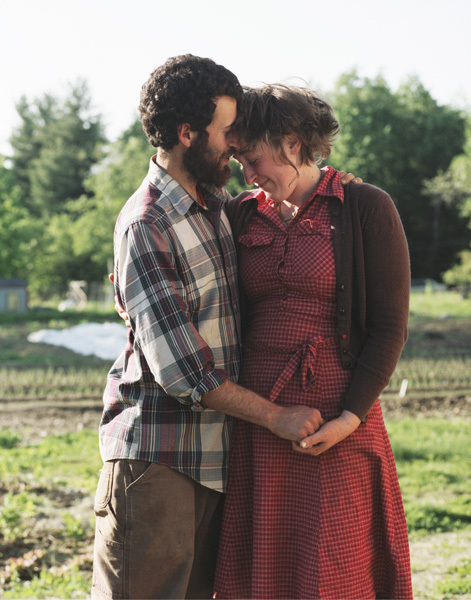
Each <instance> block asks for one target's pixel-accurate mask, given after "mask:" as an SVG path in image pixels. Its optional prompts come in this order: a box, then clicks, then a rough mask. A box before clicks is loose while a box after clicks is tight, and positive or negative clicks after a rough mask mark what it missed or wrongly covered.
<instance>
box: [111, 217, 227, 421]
mask: <svg viewBox="0 0 471 600" xmlns="http://www.w3.org/2000/svg"><path fill="white" fill-rule="evenodd" d="M177 259H178V257H177V256H176V250H175V248H174V246H173V245H172V243H171V239H170V238H169V236H168V234H167V233H166V232H164V231H161V230H160V229H159V228H158V227H157V226H156V225H154V224H152V223H148V222H144V221H140V222H137V223H134V224H132V225H131V226H130V227H129V229H128V231H127V232H126V235H124V236H122V238H121V243H120V247H119V260H118V264H117V273H116V274H115V277H117V278H118V284H117V292H118V297H119V298H120V301H121V302H122V305H123V308H124V309H125V310H126V312H127V313H128V315H129V318H130V322H131V329H132V331H133V333H134V345H135V351H138V352H141V353H142V355H143V357H144V359H145V361H146V362H147V364H148V367H149V370H150V372H151V373H152V375H153V377H154V379H155V381H156V382H157V384H158V385H159V386H161V387H162V389H163V390H164V391H165V393H166V394H167V395H168V396H171V397H173V398H175V399H177V400H178V401H179V402H181V403H183V404H187V405H191V406H192V408H193V410H203V409H204V408H205V406H204V403H203V402H202V401H201V397H202V396H204V394H206V393H207V392H209V391H211V390H214V389H216V388H218V387H219V386H220V385H221V384H222V383H224V381H225V380H226V379H227V374H226V372H225V370H224V369H220V368H219V369H218V368H216V367H215V359H214V355H213V351H212V349H211V347H210V346H209V344H208V343H207V341H206V340H205V339H203V337H202V336H201V335H200V333H199V331H198V329H197V328H196V327H195V324H194V323H192V321H191V312H192V308H191V306H190V302H191V301H193V302H195V298H189V296H190V295H191V290H188V289H187V286H185V284H184V282H183V281H182V277H181V275H180V273H179V269H178V264H177ZM199 300H200V299H198V300H196V301H197V302H198V301H199ZM136 346H137V347H136Z"/></svg>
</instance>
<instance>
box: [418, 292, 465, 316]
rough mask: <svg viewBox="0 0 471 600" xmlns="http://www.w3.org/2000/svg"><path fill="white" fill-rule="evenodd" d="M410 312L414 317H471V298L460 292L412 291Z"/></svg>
mask: <svg viewBox="0 0 471 600" xmlns="http://www.w3.org/2000/svg"><path fill="white" fill-rule="evenodd" d="M410 312H411V316H412V317H413V318H414V317H426V318H438V319H439V318H443V317H445V316H447V317H455V318H471V299H470V298H463V297H462V296H461V295H460V294H459V293H458V292H433V291H426V292H412V293H411V297H410Z"/></svg>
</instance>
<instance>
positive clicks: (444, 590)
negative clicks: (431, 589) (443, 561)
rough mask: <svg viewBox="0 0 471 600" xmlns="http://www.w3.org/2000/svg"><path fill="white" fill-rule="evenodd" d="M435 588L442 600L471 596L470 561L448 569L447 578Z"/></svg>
mask: <svg viewBox="0 0 471 600" xmlns="http://www.w3.org/2000/svg"><path fill="white" fill-rule="evenodd" d="M437 588H438V591H439V592H440V593H441V594H442V598H443V600H451V599H453V598H456V597H457V596H462V595H464V594H471V559H469V560H464V561H462V563H461V564H460V565H456V566H454V567H452V568H450V569H449V570H448V575H447V577H445V579H444V580H443V581H441V582H440V583H439V584H438V586H437Z"/></svg>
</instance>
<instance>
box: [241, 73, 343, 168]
mask: <svg viewBox="0 0 471 600" xmlns="http://www.w3.org/2000/svg"><path fill="white" fill-rule="evenodd" d="M339 129H340V126H339V123H338V121H337V120H336V118H335V117H334V113H333V110H332V107H331V106H330V105H329V104H328V103H327V102H325V101H324V100H322V99H321V98H320V97H319V96H318V95H317V94H316V92H314V91H312V90H310V89H308V88H304V87H296V86H286V85H282V84H278V83H275V84H271V85H263V86H262V87H259V88H250V87H245V88H244V102H243V104H242V105H241V111H240V113H239V116H238V119H237V122H236V123H235V126H234V132H235V133H236V135H237V136H238V137H239V139H240V140H241V142H243V143H244V145H246V146H247V147H251V146H253V145H254V144H257V143H259V142H265V143H266V144H268V145H269V146H271V147H272V148H274V149H276V150H278V152H279V155H280V157H281V158H282V160H283V161H285V162H288V163H289V162H290V161H289V160H288V159H287V157H286V155H285V153H284V151H283V146H282V144H283V139H284V137H285V136H286V135H294V136H296V138H297V139H298V140H299V141H300V142H301V150H300V159H301V163H302V164H310V163H312V162H314V161H317V162H320V161H322V160H323V159H325V158H327V157H328V156H329V154H330V151H331V148H332V144H333V142H334V138H335V136H336V135H337V133H338V131H339Z"/></svg>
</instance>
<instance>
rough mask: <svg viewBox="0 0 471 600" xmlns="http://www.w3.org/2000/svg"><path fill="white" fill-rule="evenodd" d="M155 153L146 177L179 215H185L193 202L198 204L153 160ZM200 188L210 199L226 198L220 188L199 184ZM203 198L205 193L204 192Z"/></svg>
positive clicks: (222, 200) (219, 199)
mask: <svg viewBox="0 0 471 600" xmlns="http://www.w3.org/2000/svg"><path fill="white" fill-rule="evenodd" d="M156 156H157V155H154V156H153V157H152V158H151V159H150V161H149V171H148V173H147V179H148V180H149V181H150V182H151V183H152V184H153V185H155V187H156V188H157V189H158V190H159V191H160V192H161V193H162V194H163V195H165V196H166V197H167V198H168V200H169V202H170V203H171V204H172V205H173V207H174V208H175V210H176V211H177V213H178V214H179V215H185V214H186V213H187V212H188V211H189V210H190V208H191V206H192V205H193V204H198V203H197V202H196V200H195V199H194V198H193V197H192V196H191V195H190V194H189V193H188V192H187V191H186V190H185V189H184V188H183V187H182V186H181V185H180V184H179V183H178V181H176V179H174V178H173V177H172V176H171V175H169V174H168V173H167V171H165V169H162V167H161V166H159V165H158V164H157V163H156V162H155V158H156ZM200 189H201V190H202V191H204V192H207V193H208V194H210V197H211V199H213V198H215V199H216V200H218V201H220V202H224V201H225V200H226V197H227V196H226V194H227V192H225V191H224V190H223V189H222V188H217V187H216V186H214V185H206V184H204V185H200ZM204 196H205V200H207V198H206V193H205V194H204ZM198 206H200V207H201V209H202V210H208V209H207V208H204V207H202V206H201V205H198Z"/></svg>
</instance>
